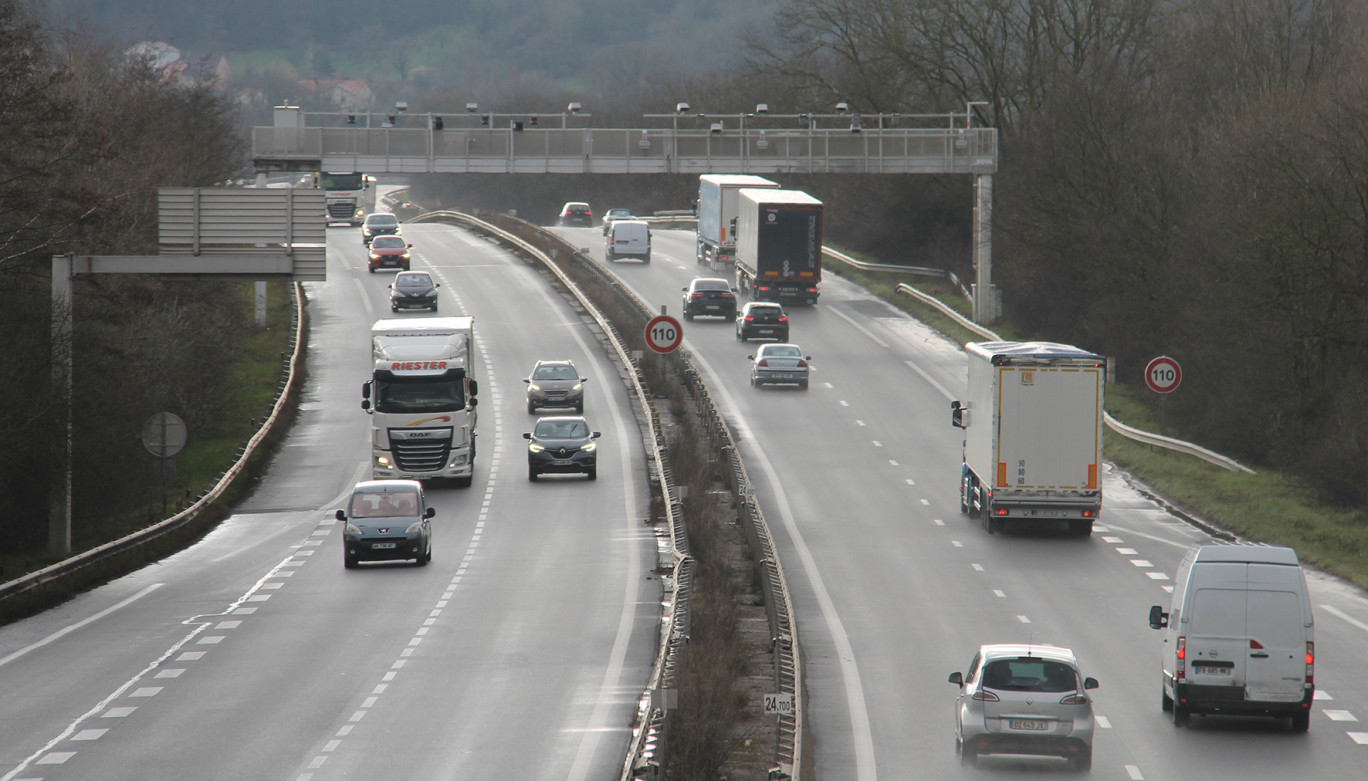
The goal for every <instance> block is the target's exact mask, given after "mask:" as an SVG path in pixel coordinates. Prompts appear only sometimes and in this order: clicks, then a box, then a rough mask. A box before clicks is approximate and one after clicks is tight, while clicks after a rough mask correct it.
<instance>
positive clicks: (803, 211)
mask: <svg viewBox="0 0 1368 781" xmlns="http://www.w3.org/2000/svg"><path fill="white" fill-rule="evenodd" d="M737 196H738V201H739V203H738V205H737V219H736V289H737V290H742V291H744V290H749V291H750V295H751V298H752V299H754V300H758V301H781V302H785V301H786V302H791V303H797V304H816V303H817V297H818V296H819V295H820V294H821V286H822V202H821V201H819V200H817V199H816V198H813V197H812V196H811V195H808V194H807V193H805V192H802V191H799V190H752V189H749V188H747V189H743V190H740V191H738V192H737Z"/></svg>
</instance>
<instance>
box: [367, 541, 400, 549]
mask: <svg viewBox="0 0 1368 781" xmlns="http://www.w3.org/2000/svg"><path fill="white" fill-rule="evenodd" d="M394 547H395V543H393V542H373V543H371V550H394Z"/></svg>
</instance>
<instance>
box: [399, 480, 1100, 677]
mask: <svg viewBox="0 0 1368 781" xmlns="http://www.w3.org/2000/svg"><path fill="white" fill-rule="evenodd" d="M423 517H424V518H435V517H437V508H436V507H429V508H427V512H425V513H423ZM1090 680H1091V679H1090Z"/></svg>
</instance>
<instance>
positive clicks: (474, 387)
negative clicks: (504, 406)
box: [467, 380, 480, 396]
mask: <svg viewBox="0 0 1368 781" xmlns="http://www.w3.org/2000/svg"><path fill="white" fill-rule="evenodd" d="M467 382H468V384H469V385H470V395H471V396H479V395H480V383H479V381H478V380H468V381H467Z"/></svg>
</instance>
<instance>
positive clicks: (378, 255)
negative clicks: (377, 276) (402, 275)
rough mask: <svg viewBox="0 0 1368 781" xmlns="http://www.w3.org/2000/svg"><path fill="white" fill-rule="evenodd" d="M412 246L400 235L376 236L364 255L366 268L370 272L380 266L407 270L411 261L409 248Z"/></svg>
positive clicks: (373, 271)
mask: <svg viewBox="0 0 1368 781" xmlns="http://www.w3.org/2000/svg"><path fill="white" fill-rule="evenodd" d="M412 246H413V245H412V244H409V243H408V242H406V241H404V239H403V238H402V237H400V236H376V237H375V239H374V240H373V241H372V242H371V243H370V252H369V253H367V256H366V270H367V271H369V272H370V273H372V274H374V273H375V271H376V269H381V268H397V269H400V270H402V271H408V270H409V263H410V262H411V261H412V256H411V255H410V254H409V248H411V247H412Z"/></svg>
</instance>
